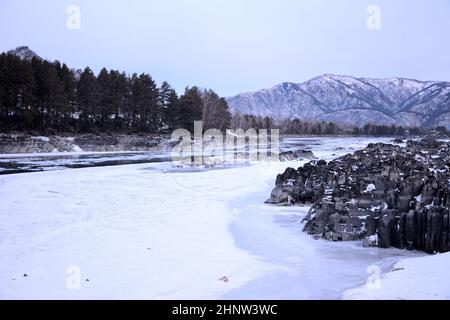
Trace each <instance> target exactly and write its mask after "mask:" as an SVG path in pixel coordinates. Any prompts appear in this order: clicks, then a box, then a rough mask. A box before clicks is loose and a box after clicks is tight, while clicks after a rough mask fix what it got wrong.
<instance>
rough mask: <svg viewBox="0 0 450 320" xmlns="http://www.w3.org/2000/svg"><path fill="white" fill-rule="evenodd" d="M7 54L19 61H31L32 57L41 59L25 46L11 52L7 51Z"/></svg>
mask: <svg viewBox="0 0 450 320" xmlns="http://www.w3.org/2000/svg"><path fill="white" fill-rule="evenodd" d="M8 54H13V55H16V56H18V57H19V58H20V59H22V60H31V59H33V58H34V57H36V58H39V59H41V57H39V56H38V55H37V54H36V52H34V51H33V50H31V49H30V48H29V47H27V46H21V47H17V48H16V49H13V50H9V51H8Z"/></svg>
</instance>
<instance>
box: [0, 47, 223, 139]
mask: <svg viewBox="0 0 450 320" xmlns="http://www.w3.org/2000/svg"><path fill="white" fill-rule="evenodd" d="M197 120H203V123H204V128H218V129H225V128H228V127H229V126H230V121H231V114H230V112H229V110H228V104H227V102H226V100H225V99H224V98H221V97H219V96H218V95H217V94H216V93H215V92H214V91H212V90H199V89H198V88H197V87H191V88H189V87H187V88H186V89H185V92H184V93H183V94H182V95H180V96H178V94H177V92H176V91H175V90H174V89H173V88H172V87H171V86H170V85H169V83H167V82H163V83H162V84H161V86H158V85H157V84H156V82H155V81H154V80H153V79H152V77H151V76H150V75H149V74H146V73H142V74H140V75H138V74H133V75H127V74H126V73H125V72H119V71H117V70H107V69H105V68H103V69H102V70H101V71H100V72H99V74H98V75H95V74H94V72H93V71H92V70H91V69H90V68H89V67H86V68H85V69H84V70H83V71H82V72H76V71H74V70H71V69H69V68H68V66H67V65H66V64H64V63H60V62H59V61H55V62H49V61H46V60H43V59H40V58H38V57H34V58H32V59H31V60H24V59H20V58H19V57H17V56H15V55H13V54H6V53H3V54H1V55H0V130H1V131H37V132H48V133H52V132H77V133H78V132H80V133H85V132H91V133H102V132H111V133H112V132H124V133H164V132H170V131H172V130H174V129H177V128H186V129H189V130H191V129H192V127H193V123H194V121H197Z"/></svg>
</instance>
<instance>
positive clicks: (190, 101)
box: [175, 87, 202, 132]
mask: <svg viewBox="0 0 450 320" xmlns="http://www.w3.org/2000/svg"><path fill="white" fill-rule="evenodd" d="M178 103H179V106H178V113H177V116H176V121H175V128H183V129H187V130H189V131H191V132H193V131H194V121H201V120H202V98H201V96H200V94H199V91H198V88H197V87H192V88H189V87H187V88H186V89H185V91H184V94H183V95H182V96H181V97H180V99H179V102H178Z"/></svg>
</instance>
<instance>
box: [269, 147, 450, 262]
mask: <svg viewBox="0 0 450 320" xmlns="http://www.w3.org/2000/svg"><path fill="white" fill-rule="evenodd" d="M449 165H450V144H449V143H446V142H441V141H436V140H433V139H423V140H422V141H408V142H407V144H406V147H401V146H398V145H389V144H370V145H369V146H368V147H367V148H365V149H363V150H360V151H356V152H355V153H353V154H349V155H346V156H344V157H341V158H338V159H336V160H334V161H331V162H330V163H326V162H325V161H323V160H320V161H311V162H309V163H307V164H305V165H304V166H303V167H300V168H298V169H297V170H296V169H293V168H289V169H287V170H286V171H285V172H284V173H283V174H280V175H278V177H277V179H276V187H275V189H274V190H273V192H272V195H271V197H270V199H269V200H268V201H267V202H268V203H272V204H285V205H292V204H299V203H301V204H312V208H311V210H310V212H309V213H308V215H307V216H306V218H305V222H306V224H305V227H304V231H306V232H307V233H309V234H311V235H313V236H314V237H316V238H324V239H327V240H333V241H340V240H343V241H345V240H364V242H363V243H364V245H366V246H379V247H381V248H388V247H397V248H406V249H408V250H413V249H417V250H423V251H426V252H428V253H435V252H447V251H450V213H449V206H450V167H449Z"/></svg>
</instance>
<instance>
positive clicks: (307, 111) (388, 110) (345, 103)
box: [227, 74, 450, 127]
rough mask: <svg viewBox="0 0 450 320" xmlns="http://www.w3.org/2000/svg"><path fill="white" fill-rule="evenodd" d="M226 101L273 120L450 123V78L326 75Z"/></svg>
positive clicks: (234, 109)
mask: <svg viewBox="0 0 450 320" xmlns="http://www.w3.org/2000/svg"><path fill="white" fill-rule="evenodd" d="M227 101H228V104H229V106H230V109H231V111H232V112H234V113H236V112H239V113H241V114H251V115H256V116H262V117H266V116H267V117H271V118H273V119H296V118H297V119H301V120H305V119H306V120H315V121H330V122H335V123H338V124H339V123H346V124H350V125H358V126H361V125H364V124H366V123H373V124H386V125H390V124H396V125H401V126H411V127H421V126H427V127H428V126H437V125H444V126H446V127H450V82H437V81H417V80H411V79H403V78H389V79H369V78H355V77H350V76H340V75H331V74H325V75H323V76H320V77H317V78H314V79H312V80H309V81H307V82H305V83H301V84H297V83H287V82H286V83H282V84H280V85H277V86H275V87H273V88H271V89H264V90H260V91H257V92H249V93H242V94H239V95H237V96H234V97H231V98H228V99H227Z"/></svg>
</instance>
